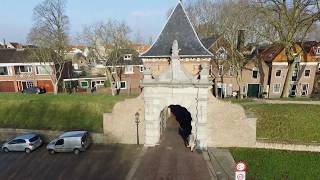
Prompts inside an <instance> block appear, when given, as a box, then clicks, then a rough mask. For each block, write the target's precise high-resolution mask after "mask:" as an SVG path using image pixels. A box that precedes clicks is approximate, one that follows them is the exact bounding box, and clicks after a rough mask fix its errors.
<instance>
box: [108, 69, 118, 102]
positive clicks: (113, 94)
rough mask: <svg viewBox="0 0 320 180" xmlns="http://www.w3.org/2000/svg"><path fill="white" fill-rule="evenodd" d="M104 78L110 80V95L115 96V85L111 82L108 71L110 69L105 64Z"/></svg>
mask: <svg viewBox="0 0 320 180" xmlns="http://www.w3.org/2000/svg"><path fill="white" fill-rule="evenodd" d="M113 68H115V67H113ZM106 79H107V80H108V81H109V82H110V89H111V95H112V96H115V92H114V90H115V86H116V85H115V84H113V83H114V81H113V78H112V75H111V73H110V71H109V69H108V67H107V66H106Z"/></svg>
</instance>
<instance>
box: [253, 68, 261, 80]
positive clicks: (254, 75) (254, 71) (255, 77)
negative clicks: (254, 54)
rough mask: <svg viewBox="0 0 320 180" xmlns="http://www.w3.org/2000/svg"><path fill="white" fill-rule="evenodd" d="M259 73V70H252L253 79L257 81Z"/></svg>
mask: <svg viewBox="0 0 320 180" xmlns="http://www.w3.org/2000/svg"><path fill="white" fill-rule="evenodd" d="M258 72H259V71H258V68H256V67H255V68H253V69H252V78H253V79H257V78H258Z"/></svg>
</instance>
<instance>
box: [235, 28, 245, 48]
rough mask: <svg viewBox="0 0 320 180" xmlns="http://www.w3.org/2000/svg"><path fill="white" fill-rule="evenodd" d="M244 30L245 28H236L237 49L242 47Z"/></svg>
mask: <svg viewBox="0 0 320 180" xmlns="http://www.w3.org/2000/svg"><path fill="white" fill-rule="evenodd" d="M244 32H245V30H243V29H241V30H238V43H237V49H238V50H241V49H243V48H244V41H245V38H244Z"/></svg>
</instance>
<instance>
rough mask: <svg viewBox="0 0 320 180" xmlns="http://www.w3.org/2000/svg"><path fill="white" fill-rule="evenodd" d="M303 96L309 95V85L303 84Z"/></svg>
mask: <svg viewBox="0 0 320 180" xmlns="http://www.w3.org/2000/svg"><path fill="white" fill-rule="evenodd" d="M301 86H302V87H301V96H307V95H308V89H309V84H302V85H301Z"/></svg>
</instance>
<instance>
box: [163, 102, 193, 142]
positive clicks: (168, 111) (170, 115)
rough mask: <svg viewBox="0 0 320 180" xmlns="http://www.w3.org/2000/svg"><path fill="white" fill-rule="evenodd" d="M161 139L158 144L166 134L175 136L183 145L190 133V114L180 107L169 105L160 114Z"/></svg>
mask: <svg viewBox="0 0 320 180" xmlns="http://www.w3.org/2000/svg"><path fill="white" fill-rule="evenodd" d="M160 117H161V121H160V128H161V131H160V132H161V138H160V143H161V141H162V140H163V138H164V134H165V133H167V132H170V133H173V134H175V135H176V137H174V138H179V139H180V140H181V141H182V142H183V143H185V142H186V140H187V137H188V136H189V135H190V134H191V132H192V123H191V122H192V117H191V113H190V112H189V111H188V110H187V109H186V108H185V107H182V106H180V105H170V106H168V107H167V108H165V109H164V110H163V111H161V113H160Z"/></svg>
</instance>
